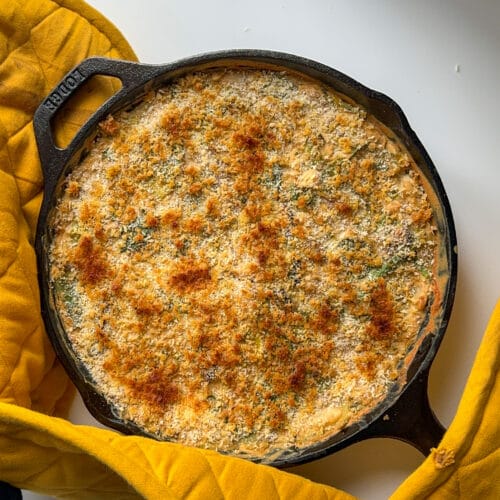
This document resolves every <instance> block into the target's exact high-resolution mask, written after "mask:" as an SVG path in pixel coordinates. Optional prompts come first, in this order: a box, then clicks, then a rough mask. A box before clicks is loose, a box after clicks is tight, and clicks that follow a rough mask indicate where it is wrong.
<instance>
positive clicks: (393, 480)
mask: <svg viewBox="0 0 500 500" xmlns="http://www.w3.org/2000/svg"><path fill="white" fill-rule="evenodd" d="M89 3H90V4H91V5H92V6H94V7H95V8H96V9H98V10H99V11H101V12H102V13H103V14H104V15H105V16H106V17H108V19H110V20H111V21H112V22H113V23H114V24H115V25H116V26H117V27H118V28H119V29H120V30H121V31H122V33H123V34H124V35H125V37H126V38H127V39H128V41H129V42H130V44H131V45H132V47H133V48H134V50H135V51H136V53H137V56H138V57H139V60H140V61H142V62H148V63H163V62H169V61H173V60H176V59H179V58H182V57H185V56H189V55H193V54H197V53H201V52H206V51H212V50H220V49H230V48H259V49H272V50H278V51H284V52H290V53H294V54H297V55H301V56H305V57H308V58H310V59H314V60H317V61H319V62H322V63H324V64H327V65H329V66H331V67H333V68H336V69H338V70H340V71H342V72H344V73H346V74H348V75H350V76H351V77H353V78H355V79H356V80H358V81H360V82H362V83H364V84H365V85H367V86H368V87H371V88H374V89H377V90H380V91H381V92H383V93H385V94H387V95H389V96H390V97H392V98H393V99H394V100H395V101H396V102H398V104H399V105H400V106H401V107H402V108H403V110H404V111H405V114H406V115H407V117H408V120H409V122H410V124H411V125H412V127H413V129H414V130H415V131H416V133H417V135H418V136H419V138H420V140H421V141H422V142H423V144H424V145H425V147H426V149H427V151H428V152H429V154H430V156H431V157H432V159H433V160H434V163H435V164H436V166H437V169H438V171H439V173H440V175H441V178H442V180H443V183H444V185H445V188H446V190H447V193H448V196H449V199H450V202H451V205H452V209H453V212H454V216H455V223H456V229H457V235H458V242H459V244H458V253H459V279H458V288H457V294H456V300H455V306H454V310H453V313H452V317H451V321H450V324H449V327H448V330H447V334H446V335H445V337H444V340H443V343H442V345H441V348H440V350H439V352H438V355H437V357H436V359H435V361H434V364H433V367H432V370H431V375H430V388H429V393H430V399H431V404H432V407H433V408H434V410H435V412H436V414H437V416H438V418H439V419H440V420H441V421H442V422H443V424H444V425H446V426H447V425H449V424H450V422H451V420H452V418H453V416H454V414H455V411H456V408H457V404H458V402H459V400H460V396H461V394H462V391H463V388H464V384H465V382H466V379H467V376H468V374H469V371H470V368H471V365H472V362H473V359H474V356H475V353H476V350H477V348H478V346H479V343H480V341H481V337H482V334H483V331H484V328H485V326H486V324H487V321H488V318H489V316H490V313H491V311H492V309H493V307H494V305H495V303H496V301H497V299H498V298H499V295H500V294H499V291H500V265H499V262H498V261H499V258H498V255H499V252H500V197H499V194H498V192H499V190H500V126H499V117H500V97H499V91H500V2H499V1H497V0H476V1H474V2H473V1H471V0H469V1H467V0H440V1H432V0H419V1H417V0H413V1H412V0H379V1H376V2H375V1H369V0H329V1H328V0H311V1H305V0H302V1H300V0H277V1H273V0H267V1H265V0H253V1H251V2H248V1H247V2H243V1H241V0H233V1H230V0H218V1H211V2H210V1H202V0H199V1H196V0H168V1H166V0H163V1H162V0H149V1H148V0H143V1H138V0H120V1H117V0H89ZM70 418H71V419H72V420H73V421H74V422H76V423H85V424H95V425H99V424H97V423H96V422H95V420H94V419H93V418H92V417H91V416H90V415H89V414H88V412H87V411H86V410H85V408H84V406H83V405H82V403H81V401H80V400H79V399H77V400H76V402H75V404H74V407H73V410H72V413H71V417H70ZM421 461H422V456H421V455H420V454H419V453H418V452H417V451H415V450H414V449H412V448H411V447H410V446H409V445H406V444H404V443H401V442H398V441H395V440H390V439H376V440H371V441H367V442H364V443H360V444H357V445H354V446H352V447H350V448H348V449H345V450H342V451H340V452H338V453H336V454H334V455H332V456H329V457H327V458H325V459H322V460H319V461H317V462H314V463H311V464H308V465H304V466H300V467H295V468H293V469H292V471H293V472H295V473H297V474H301V475H303V476H305V477H308V478H311V479H313V480H316V481H321V482H323V483H327V484H331V485H334V486H336V487H338V488H342V489H344V490H346V491H348V492H349V493H352V494H354V495H357V496H359V497H360V498H362V499H367V500H377V499H385V498H387V497H388V496H389V494H390V493H391V492H392V491H393V490H394V489H395V488H396V487H397V486H398V485H399V484H400V483H401V481H402V480H403V479H404V478H405V477H406V476H408V475H409V474H410V473H411V472H412V471H413V470H414V469H415V468H416V467H417V466H418V465H419V464H420V463H421ZM25 498H27V499H30V498H32V499H35V498H37V499H40V498H44V497H40V496H37V495H34V494H31V493H25Z"/></svg>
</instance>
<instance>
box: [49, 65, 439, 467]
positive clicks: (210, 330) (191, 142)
mask: <svg viewBox="0 0 500 500" xmlns="http://www.w3.org/2000/svg"><path fill="white" fill-rule="evenodd" d="M384 130H385V129H383V128H382V126H381V125H380V124H379V123H378V122H377V121H376V120H375V119H374V118H373V117H371V116H369V115H368V114H367V113H366V112H365V111H364V110H363V109H362V108H361V107H359V106H357V105H355V104H353V103H351V102H348V101H347V100H346V99H344V98H342V97H341V96H339V95H338V94H336V93H335V92H333V91H332V90H331V89H329V88H326V87H324V86H323V85H322V84H320V83H316V82H313V81H309V80H306V79H302V78H301V77H299V76H296V75H292V74H288V73H284V72H279V71H273V70H257V69H254V70H252V69H237V68H233V69H225V70H214V71H206V72H201V73H194V74H190V75H188V76H184V77H181V78H178V79H176V80H174V81H172V82H170V83H168V85H166V86H164V87H162V88H161V89H159V90H158V91H156V92H153V93H151V94H150V95H148V96H147V97H146V98H145V99H144V100H143V101H142V102H141V103H140V104H139V105H138V106H136V107H135V108H134V109H132V110H128V111H122V112H120V113H118V114H117V115H116V116H114V117H113V116H109V117H108V118H107V119H106V120H105V121H104V122H103V123H101V125H100V133H99V135H98V136H97V138H96V139H95V141H94V143H93V144H92V146H91V147H90V148H89V151H88V152H87V154H86V156H85V157H84V158H83V159H82V160H81V162H80V163H79V164H78V165H77V166H76V167H75V168H74V169H73V171H72V172H71V173H70V174H69V175H68V177H67V179H66V181H65V185H64V189H63V192H62V194H61V197H60V200H59V202H58V204H57V207H56V209H55V211H54V212H53V216H52V219H51V227H52V229H53V240H52V242H51V247H50V278H51V284H52V287H53V289H54V293H55V300H56V304H57V307H58V309H59V314H60V316H61V319H62V322H63V324H64V328H65V330H66V333H67V335H68V338H69V340H70V342H71V344H72V347H73V349H74V351H75V353H76V355H77V357H78V358H79V359H80V360H81V362H82V363H83V364H84V365H85V366H86V367H87V368H88V371H89V373H90V374H91V377H92V379H93V382H94V384H95V387H96V388H97V390H98V391H99V392H100V393H102V394H103V395H104V397H105V398H106V399H107V400H108V401H109V402H110V404H112V405H113V407H114V408H115V412H116V414H117V416H118V417H119V418H121V419H123V420H125V421H131V422H133V423H134V424H136V425H137V426H139V427H140V428H142V429H143V430H144V431H145V432H147V433H150V434H153V435H155V436H157V437H158V438H160V439H169V440H175V441H179V442H182V443H185V444H189V445H194V446H200V447H206V448H214V449H217V450H221V451H224V452H230V453H235V454H241V455H246V456H249V457H261V458H262V457H265V455H268V454H270V453H275V452H276V451H279V450H286V449H290V448H298V449H300V448H303V447H306V446H308V445H310V444H311V443H313V442H315V441H318V440H322V439H325V438H327V437H328V436H331V435H334V434H336V433H337V432H339V431H340V430H341V429H342V428H344V427H345V426H347V425H349V424H351V423H353V422H356V421H358V420H359V419H360V418H362V417H363V415H364V414H366V413H367V412H369V411H370V410H372V409H373V408H374V407H375V406H376V405H377V404H378V403H380V402H381V401H382V400H383V399H384V398H385V397H386V396H387V394H388V392H389V390H390V389H391V388H392V387H393V386H394V384H398V383H401V382H404V370H405V366H406V365H407V364H408V363H407V362H406V360H407V356H408V353H409V352H410V351H411V349H412V347H413V346H414V345H415V344H416V342H417V340H418V337H419V334H420V333H421V330H422V323H423V321H424V317H425V314H426V310H427V309H428V307H429V304H430V302H431V301H432V297H433V293H434V291H435V288H436V284H435V282H436V276H435V274H436V272H435V260H436V247H437V245H436V238H437V236H436V234H437V229H436V225H435V221H434V218H433V212H432V209H431V206H430V203H429V201H428V197H427V195H426V191H425V189H424V186H423V183H422V181H421V178H420V174H419V172H418V170H417V168H416V166H415V164H414V162H413V161H412V159H411V158H410V157H409V156H408V154H407V152H406V151H405V150H404V149H403V148H402V147H401V146H400V145H399V143H398V142H397V141H396V139H395V138H394V137H391V136H390V134H389V133H387V132H385V131H384Z"/></svg>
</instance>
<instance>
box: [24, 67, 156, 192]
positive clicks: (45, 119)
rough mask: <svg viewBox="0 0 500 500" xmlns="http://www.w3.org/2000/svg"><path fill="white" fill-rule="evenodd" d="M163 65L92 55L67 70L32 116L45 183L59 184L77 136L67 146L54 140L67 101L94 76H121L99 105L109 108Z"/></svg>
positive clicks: (102, 107) (151, 76)
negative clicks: (57, 120)
mask: <svg viewBox="0 0 500 500" xmlns="http://www.w3.org/2000/svg"><path fill="white" fill-rule="evenodd" d="M160 68H161V67H160V65H146V64H140V63H134V62H129V61H122V60H118V59H107V58H103V57H91V58H89V59H85V60H84V61H82V62H81V63H80V64H79V65H78V66H76V67H75V68H74V69H72V70H71V71H70V72H69V73H67V74H66V76H65V77H64V78H63V79H62V80H61V82H60V83H59V84H58V85H57V86H56V87H55V88H54V89H53V90H52V92H51V93H50V94H49V95H48V96H47V97H46V98H45V100H44V101H43V102H42V103H41V104H40V106H39V107H38V109H37V110H36V112H35V115H34V117H33V128H34V131H35V137H36V142H37V146H38V153H39V156H40V160H41V164H42V170H43V173H44V179H45V185H46V186H47V185H49V186H54V185H55V184H56V181H57V179H58V177H59V174H60V172H59V171H60V169H61V167H62V166H63V165H64V164H65V162H66V161H67V160H68V159H69V156H70V151H71V150H72V148H71V145H72V144H73V142H74V141H75V140H77V138H78V133H77V134H76V136H75V137H74V138H73V140H72V142H71V144H69V145H68V146H67V147H66V148H60V147H58V146H57V145H56V143H55V141H54V136H53V133H52V127H51V122H52V119H53V118H54V116H55V115H56V114H57V113H58V111H59V110H60V109H61V107H62V106H63V105H64V103H65V102H67V101H68V100H69V99H70V98H71V97H72V96H73V95H74V94H75V93H76V92H77V91H78V89H79V88H80V87H82V85H83V84H84V83H85V82H86V81H88V80H89V79H90V78H91V77H92V76H95V75H105V76H113V77H116V78H118V79H120V80H121V82H122V87H121V89H120V90H119V91H118V92H117V93H116V94H114V95H113V96H111V97H110V98H109V99H108V100H107V101H106V102H105V103H104V104H103V105H102V106H101V107H100V108H99V110H101V111H104V110H109V109H110V108H111V107H112V106H113V104H114V103H115V102H116V101H117V100H119V99H120V98H121V96H122V95H124V94H126V93H128V92H129V91H131V90H132V89H133V88H137V87H140V86H141V85H143V84H144V83H146V82H147V81H149V80H151V79H152V78H154V77H155V76H157V75H158V74H159V73H160V72H161V69H160ZM94 116H95V115H94Z"/></svg>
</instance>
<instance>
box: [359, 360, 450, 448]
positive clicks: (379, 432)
mask: <svg viewBox="0 0 500 500" xmlns="http://www.w3.org/2000/svg"><path fill="white" fill-rule="evenodd" d="M428 378H429V372H428V370H424V372H423V373H420V374H419V375H418V376H417V377H416V378H415V379H414V380H413V381H412V382H411V383H410V384H409V385H408V387H407V388H406V390H405V391H404V392H403V393H402V394H401V396H400V397H399V399H398V401H397V402H396V404H395V405H394V406H393V407H392V408H390V409H389V410H388V411H387V412H385V413H384V414H383V415H381V416H380V417H379V418H378V420H376V421H375V422H373V424H372V425H370V426H369V427H368V428H367V429H365V430H364V431H362V433H361V434H362V436H360V438H361V439H368V438H373V437H390V438H395V439H399V440H400V441H405V442H406V443H409V444H411V445H412V446H414V447H415V448H416V449H417V450H419V451H420V452H421V453H423V454H424V455H425V456H427V455H428V454H429V453H430V450H431V448H437V446H438V445H439V443H440V441H441V439H442V437H443V435H444V433H445V431H446V429H445V428H444V427H443V425H442V424H441V423H440V422H439V420H438V419H437V418H436V415H435V414H434V412H433V411H432V409H431V407H430V403H429V397H428V395H427V382H428Z"/></svg>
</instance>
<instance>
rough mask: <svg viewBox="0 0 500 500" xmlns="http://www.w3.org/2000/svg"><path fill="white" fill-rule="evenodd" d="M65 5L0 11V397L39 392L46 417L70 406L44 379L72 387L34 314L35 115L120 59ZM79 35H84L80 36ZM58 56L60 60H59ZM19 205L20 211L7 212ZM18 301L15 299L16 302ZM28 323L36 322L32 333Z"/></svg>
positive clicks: (21, 5) (22, 397)
mask: <svg viewBox="0 0 500 500" xmlns="http://www.w3.org/2000/svg"><path fill="white" fill-rule="evenodd" d="M59 3H60V4H61V5H59ZM59 3H58V2H55V1H50V2H49V1H47V2H38V1H35V0H29V1H27V2H20V1H12V2H8V5H6V4H3V6H2V9H1V11H0V12H1V14H0V30H1V31H0V48H1V49H3V50H2V52H1V53H0V59H1V61H2V62H1V63H0V81H1V84H0V117H1V121H0V170H1V171H2V174H3V175H9V178H10V180H7V179H5V181H4V182H3V183H2V185H1V186H0V190H1V191H0V196H1V197H2V200H10V201H9V202H8V203H6V205H7V206H6V207H2V209H0V217H1V219H2V222H0V234H1V241H0V248H1V249H2V259H1V261H0V288H1V289H2V291H3V292H5V293H3V295H2V297H6V300H7V302H4V303H1V302H0V304H1V309H0V326H1V328H2V331H1V332H0V334H1V335H2V336H3V337H4V342H8V343H7V344H5V343H4V347H5V346H8V348H9V352H8V354H7V353H4V354H2V355H1V358H0V387H2V391H1V392H0V398H3V399H4V400H6V401H10V402H16V403H17V404H21V405H24V406H30V405H32V404H33V401H32V398H31V396H30V393H31V392H32V391H34V390H35V389H36V390H37V394H36V407H37V408H38V409H40V410H42V411H47V412H50V411H53V410H54V409H56V408H59V407H61V408H67V406H68V404H67V403H62V404H58V401H57V400H56V401H54V398H50V397H47V395H44V394H43V390H44V383H43V379H44V377H45V376H46V375H47V374H49V373H55V372H56V373H58V374H59V378H61V376H62V377H63V379H62V380H63V381H64V382H62V383H61V382H60V386H62V388H61V389H60V390H59V391H58V397H60V398H64V397H67V394H68V388H69V385H68V384H69V383H68V381H67V379H66V377H65V375H63V374H62V370H57V368H58V367H57V362H56V365H54V355H53V352H52V351H51V349H50V346H49V345H48V342H47V339H46V337H45V334H44V331H43V325H42V324H41V318H40V317H39V315H38V316H37V315H36V314H33V311H39V303H38V289H37V283H36V264H35V256H34V252H33V249H32V247H31V246H30V245H31V244H32V242H33V237H34V231H35V225H36V217H37V213H38V209H39V206H40V202H41V197H40V192H41V187H42V174H41V169H40V165H39V161H38V153H37V150H36V144H35V141H34V135H33V127H32V116H33V112H34V110H35V109H36V107H37V106H38V104H39V103H40V102H41V100H42V99H43V98H44V96H45V95H46V94H47V92H48V91H49V90H50V89H51V88H52V87H53V86H54V85H55V84H56V83H57V81H59V79H60V78H61V77H62V76H63V75H64V74H65V73H66V72H67V71H68V70H69V69H71V67H73V66H74V65H75V64H76V63H77V62H78V61H79V60H81V59H82V58H84V57H85V56H87V55H91V54H99V55H106V56H111V57H112V56H115V57H116V56H117V55H118V56H119V55H120V53H119V52H117V50H116V49H115V48H114V46H113V44H112V43H111V41H110V39H109V37H108V36H107V34H106V33H105V31H104V30H102V29H96V27H95V26H94V25H93V24H92V22H91V21H89V20H88V19H85V18H84V17H82V16H81V15H80V14H78V13H77V12H75V9H74V8H73V7H74V5H75V2H74V1H73V2H71V1H70V2H68V1H61V2H59ZM64 24H69V25H73V28H74V29H69V30H67V31H65V30H58V29H57V28H56V26H60V25H64ZM75 33H78V35H77V36H76V37H75ZM82 41H83V42H84V43H83V45H82ZM48 48H51V49H52V53H51V52H50V51H47V50H48ZM129 52H130V51H129ZM56 53H57V54H58V55H59V57H54V55H55V54H56ZM49 54H51V55H50V56H49ZM129 55H130V53H129ZM122 57H123V55H122ZM125 57H126V56H125ZM89 112H90V110H89ZM73 128H74V127H73ZM16 192H17V194H16ZM16 198H17V200H16ZM1 205H3V204H1ZM16 206H17V207H20V208H21V212H14V211H13V208H9V207H16ZM7 225H9V227H7ZM16 225H17V227H18V229H17V230H16V229H15V227H16ZM15 235H17V237H18V238H17V240H16V239H15ZM13 297H17V299H16V300H12V299H13ZM20 298H22V300H20ZM13 305H15V306H16V307H15V308H14V309H13V307H12V306H13ZM27 322H29V323H31V325H32V326H31V327H30V328H27ZM33 322H35V323H36V325H34V324H33ZM9 338H10V339H11V340H10V341H8V340H7V339H9ZM13 399H14V400H13ZM43 405H45V406H46V407H43Z"/></svg>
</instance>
